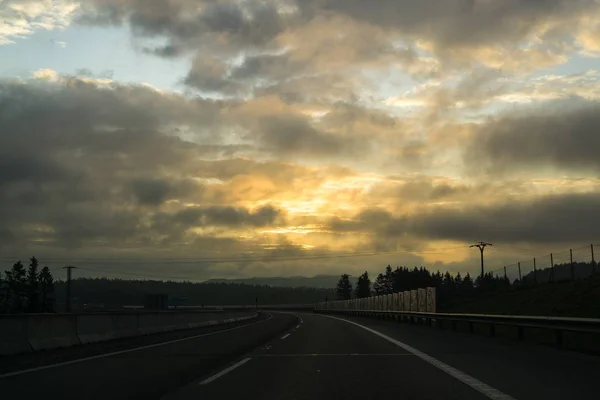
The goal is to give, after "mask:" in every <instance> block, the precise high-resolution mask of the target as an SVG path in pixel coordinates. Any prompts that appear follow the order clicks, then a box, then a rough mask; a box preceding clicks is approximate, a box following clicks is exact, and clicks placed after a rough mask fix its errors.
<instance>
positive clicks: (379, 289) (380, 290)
mask: <svg viewBox="0 0 600 400" xmlns="http://www.w3.org/2000/svg"><path fill="white" fill-rule="evenodd" d="M373 291H374V292H375V294H376V295H377V296H379V295H382V294H384V293H385V276H384V275H383V274H379V275H377V278H375V283H374V284H373Z"/></svg>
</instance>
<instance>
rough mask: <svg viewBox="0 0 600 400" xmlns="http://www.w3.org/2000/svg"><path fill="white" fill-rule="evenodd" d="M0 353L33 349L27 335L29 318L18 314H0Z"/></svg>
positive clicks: (22, 351) (24, 351)
mask: <svg viewBox="0 0 600 400" xmlns="http://www.w3.org/2000/svg"><path fill="white" fill-rule="evenodd" d="M0 326H1V328H0V354H12V353H26V352H30V351H32V350H33V349H32V348H31V345H30V344H29V340H28V337H27V334H26V332H27V320H26V319H24V318H19V316H16V315H3V316H0Z"/></svg>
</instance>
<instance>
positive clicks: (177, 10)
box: [78, 0, 288, 56]
mask: <svg viewBox="0 0 600 400" xmlns="http://www.w3.org/2000/svg"><path fill="white" fill-rule="evenodd" d="M277 6H278V2H264V1H258V0H252V1H244V2H235V1H218V0H178V1H168V0H156V1H151V2H148V1H146V0H86V1H84V7H83V8H82V13H81V15H80V17H79V19H78V21H79V22H80V23H83V24H90V25H121V24H124V23H125V22H127V23H129V24H130V26H131V27H132V30H133V32H134V33H135V34H136V35H137V36H139V37H158V36H164V37H166V38H167V39H168V40H169V43H168V44H167V45H166V46H164V47H159V48H156V49H148V50H149V51H151V52H154V53H156V54H159V55H164V56H173V55H176V54H179V53H181V51H182V50H183V49H194V50H196V49H198V48H200V47H203V46H209V47H210V46H213V47H214V46H216V48H217V49H218V48H219V47H223V46H224V47H225V48H230V49H238V50H239V49H242V48H244V47H257V46H258V47H262V46H265V45H267V44H268V43H269V41H270V40H272V39H273V38H274V37H275V36H276V35H277V34H278V33H280V32H281V31H282V30H283V29H285V26H286V25H287V24H288V21H287V20H286V17H285V16H284V15H282V14H280V13H279V11H278V8H277ZM217 39H219V40H217ZM217 41H218V42H219V45H217V44H216V42H217ZM211 42H213V43H211Z"/></svg>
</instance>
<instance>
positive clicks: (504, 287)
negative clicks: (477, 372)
mask: <svg viewBox="0 0 600 400" xmlns="http://www.w3.org/2000/svg"><path fill="white" fill-rule="evenodd" d="M598 272H600V269H599V268H598V266H597V265H596V263H593V262H589V263H585V262H580V263H573V265H571V264H570V263H562V264H556V265H554V267H553V268H545V269H541V270H537V271H536V272H535V273H534V272H533V271H531V272H529V273H527V274H526V275H524V276H523V277H522V278H521V279H520V280H519V279H515V280H514V281H513V282H512V283H511V282H510V280H509V279H508V278H507V277H506V276H497V275H496V276H495V275H494V274H493V273H492V272H488V273H485V274H484V275H483V276H477V277H476V278H475V279H473V278H472V277H471V275H470V274H468V273H467V274H466V275H464V276H463V275H462V274H461V273H460V272H458V273H456V274H451V273H450V272H448V271H446V273H444V274H442V273H441V272H440V271H439V270H438V271H437V272H435V273H433V272H431V271H429V270H428V269H426V268H424V267H414V268H413V269H409V268H407V267H396V269H392V267H391V266H390V265H388V266H387V267H386V268H385V270H384V271H383V272H382V273H379V274H378V275H377V277H376V278H375V282H371V279H370V278H369V273H368V272H366V271H365V272H364V273H363V274H362V275H360V276H359V277H358V280H357V281H356V285H355V286H354V287H353V285H352V282H351V279H350V275H348V274H343V275H342V276H341V277H340V279H339V281H338V284H337V287H336V294H337V298H338V299H340V300H348V299H351V298H364V297H369V296H372V295H382V294H388V293H397V292H403V291H406V290H414V289H419V288H425V287H435V288H436V292H437V306H438V310H441V311H447V310H451V309H452V308H454V307H456V306H458V305H460V304H464V303H467V302H471V301H475V300H478V299H481V298H483V297H488V296H493V295H497V294H500V293H502V292H506V291H509V290H514V289H520V288H524V287H529V286H532V285H535V284H538V283H547V282H549V281H558V280H566V279H570V277H571V276H574V277H575V278H576V279H577V278H583V277H587V276H590V275H591V274H593V273H598Z"/></svg>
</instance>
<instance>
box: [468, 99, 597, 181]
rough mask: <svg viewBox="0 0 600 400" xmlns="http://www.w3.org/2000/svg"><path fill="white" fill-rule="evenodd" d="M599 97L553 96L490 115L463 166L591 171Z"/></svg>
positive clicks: (487, 169) (499, 170) (496, 170)
mask: <svg viewBox="0 0 600 400" xmlns="http://www.w3.org/2000/svg"><path fill="white" fill-rule="evenodd" d="M598 126H600V103H598V102H594V101H590V102H586V101H575V102H573V101H570V102H556V103H553V104H551V105H550V106H548V107H545V108H542V109H535V108H533V109H525V110H523V111H521V112H519V113H511V114H504V115H501V116H498V117H495V118H490V119H489V120H488V121H486V122H485V123H483V124H481V126H480V127H479V128H478V130H477V132H476V133H475V134H474V135H473V137H472V140H471V143H470V145H469V146H468V148H467V150H466V153H465V155H464V160H465V163H466V165H467V166H468V167H470V168H473V167H475V166H477V169H478V170H479V171H482V172H486V173H492V174H499V173H504V172H518V171H519V170H522V169H525V170H531V169H536V168H554V169H559V170H566V171H569V170H570V171H580V172H581V171H585V170H588V171H590V170H591V171H597V170H598V168H599V167H600V161H599V159H598V154H597V151H596V148H597V146H599V145H600V139H599V136H598V134H597V130H598Z"/></svg>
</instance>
